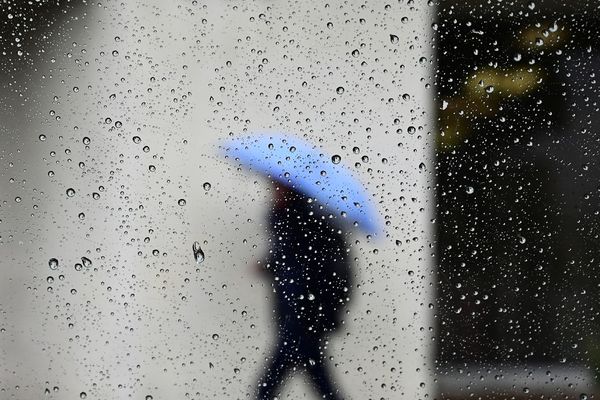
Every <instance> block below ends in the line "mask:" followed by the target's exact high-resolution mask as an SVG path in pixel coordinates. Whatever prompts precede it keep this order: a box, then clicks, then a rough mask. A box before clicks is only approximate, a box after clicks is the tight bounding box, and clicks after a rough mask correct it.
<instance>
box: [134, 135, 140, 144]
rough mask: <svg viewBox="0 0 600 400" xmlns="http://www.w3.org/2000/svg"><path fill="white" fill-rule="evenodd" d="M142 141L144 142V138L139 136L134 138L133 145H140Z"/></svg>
mask: <svg viewBox="0 0 600 400" xmlns="http://www.w3.org/2000/svg"><path fill="white" fill-rule="evenodd" d="M141 141H142V138H140V137H139V136H134V137H133V143H135V144H138V143H139V142H141Z"/></svg>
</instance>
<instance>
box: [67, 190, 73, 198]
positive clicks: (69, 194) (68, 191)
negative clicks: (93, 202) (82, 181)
mask: <svg viewBox="0 0 600 400" xmlns="http://www.w3.org/2000/svg"><path fill="white" fill-rule="evenodd" d="M67 196H69V197H73V196H75V189H73V188H68V189H67Z"/></svg>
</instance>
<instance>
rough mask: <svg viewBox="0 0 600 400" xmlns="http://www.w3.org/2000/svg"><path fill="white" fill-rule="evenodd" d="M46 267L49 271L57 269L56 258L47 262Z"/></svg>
mask: <svg viewBox="0 0 600 400" xmlns="http://www.w3.org/2000/svg"><path fill="white" fill-rule="evenodd" d="M48 266H49V267H50V269H58V260H57V259H56V258H51V259H50V260H49V261H48Z"/></svg>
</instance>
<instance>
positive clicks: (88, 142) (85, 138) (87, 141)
mask: <svg viewBox="0 0 600 400" xmlns="http://www.w3.org/2000/svg"><path fill="white" fill-rule="evenodd" d="M90 142H91V140H90V138H89V137H87V136H86V137H84V138H83V144H85V145H86V146H87V145H88V144H90Z"/></svg>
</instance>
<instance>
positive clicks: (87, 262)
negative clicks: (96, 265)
mask: <svg viewBox="0 0 600 400" xmlns="http://www.w3.org/2000/svg"><path fill="white" fill-rule="evenodd" d="M81 262H82V263H83V266H84V267H86V268H90V267H91V266H92V260H90V259H89V258H87V257H81Z"/></svg>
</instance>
